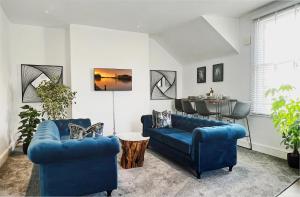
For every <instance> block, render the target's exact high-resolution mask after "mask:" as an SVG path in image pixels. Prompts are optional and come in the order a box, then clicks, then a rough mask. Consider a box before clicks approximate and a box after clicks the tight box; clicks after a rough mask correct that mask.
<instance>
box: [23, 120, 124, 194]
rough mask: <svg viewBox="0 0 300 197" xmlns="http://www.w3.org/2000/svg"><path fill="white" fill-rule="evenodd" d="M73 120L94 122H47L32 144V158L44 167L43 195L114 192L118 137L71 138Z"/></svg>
mask: <svg viewBox="0 0 300 197" xmlns="http://www.w3.org/2000/svg"><path fill="white" fill-rule="evenodd" d="M71 122H72V123H74V124H78V125H81V126H83V127H88V126H90V125H91V122H90V120H89V119H70V120H55V121H44V122H42V123H41V124H40V125H39V126H38V129H37V132H36V133H35V135H34V137H33V139H32V141H31V143H30V145H29V148H28V157H29V158H30V160H31V161H32V162H34V163H36V164H39V168H40V194H41V196H78V195H85V194H92V193H97V192H102V191H107V193H108V195H110V194H111V191H112V190H114V189H116V188H117V162H116V155H117V153H118V152H119V143H118V139H117V138H116V137H104V136H101V137H97V138H85V139H83V140H75V139H69V129H68V124H69V123H71Z"/></svg>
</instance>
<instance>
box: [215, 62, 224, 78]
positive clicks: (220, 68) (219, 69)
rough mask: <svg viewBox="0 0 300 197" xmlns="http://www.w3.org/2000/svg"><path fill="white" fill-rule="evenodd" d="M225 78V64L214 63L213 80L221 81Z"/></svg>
mask: <svg viewBox="0 0 300 197" xmlns="http://www.w3.org/2000/svg"><path fill="white" fill-rule="evenodd" d="M223 80H224V64H223V63H220V64H215V65H213V82H220V81H223Z"/></svg>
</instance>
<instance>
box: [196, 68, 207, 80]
mask: <svg viewBox="0 0 300 197" xmlns="http://www.w3.org/2000/svg"><path fill="white" fill-rule="evenodd" d="M205 82H206V66H202V67H199V68H197V83H205Z"/></svg>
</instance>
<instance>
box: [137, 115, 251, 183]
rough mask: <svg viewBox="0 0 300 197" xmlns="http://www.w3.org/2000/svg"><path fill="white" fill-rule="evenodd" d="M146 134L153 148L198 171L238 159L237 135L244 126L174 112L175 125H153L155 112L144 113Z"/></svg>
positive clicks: (232, 163) (228, 164) (243, 129)
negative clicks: (169, 126)
mask: <svg viewBox="0 0 300 197" xmlns="http://www.w3.org/2000/svg"><path fill="white" fill-rule="evenodd" d="M141 121H142V123H143V136H145V137H146V136H147V137H150V142H149V146H150V148H152V149H154V150H156V151H158V152H160V153H162V154H164V155H167V156H168V157H171V158H172V159H175V160H177V161H179V162H181V163H184V164H188V166H190V167H192V169H194V171H195V172H196V174H197V178H200V175H201V173H202V172H204V171H209V170H215V169H219V168H224V167H229V171H231V170H232V167H233V166H234V165H236V163H237V148H236V147H237V145H236V144H237V139H239V138H242V137H245V128H244V127H242V126H240V125H237V124H227V123H225V122H220V121H214V120H207V119H200V118H191V117H186V116H180V115H172V128H152V116H151V115H145V116H142V118H141Z"/></svg>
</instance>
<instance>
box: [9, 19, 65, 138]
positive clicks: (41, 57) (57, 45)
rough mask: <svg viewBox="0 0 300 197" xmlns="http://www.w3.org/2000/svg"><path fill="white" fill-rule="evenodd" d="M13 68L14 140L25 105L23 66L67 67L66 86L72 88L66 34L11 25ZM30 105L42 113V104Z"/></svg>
mask: <svg viewBox="0 0 300 197" xmlns="http://www.w3.org/2000/svg"><path fill="white" fill-rule="evenodd" d="M10 27H11V28H10V29H11V32H10V60H11V61H10V66H11V70H12V71H11V76H10V77H11V79H12V80H13V93H14V96H13V97H12V98H11V99H12V102H13V103H14V105H13V106H14V107H13V109H12V113H11V116H12V117H11V119H12V120H11V125H12V138H13V140H15V139H16V136H15V135H14V134H15V133H16V132H17V127H18V124H19V117H18V114H19V112H20V107H21V106H23V105H25V103H22V91H21V90H22V89H21V88H22V87H21V64H37V65H61V66H64V83H65V84H67V85H70V83H69V81H70V75H69V74H70V68H69V65H68V61H67V59H68V55H67V54H68V51H67V50H68V48H67V47H66V42H67V40H66V35H67V31H66V30H65V29H60V28H44V27H38V26H28V25H18V24H11V25H10ZM29 105H31V106H33V107H35V108H36V109H38V110H40V109H41V107H40V103H30V104H29Z"/></svg>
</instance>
